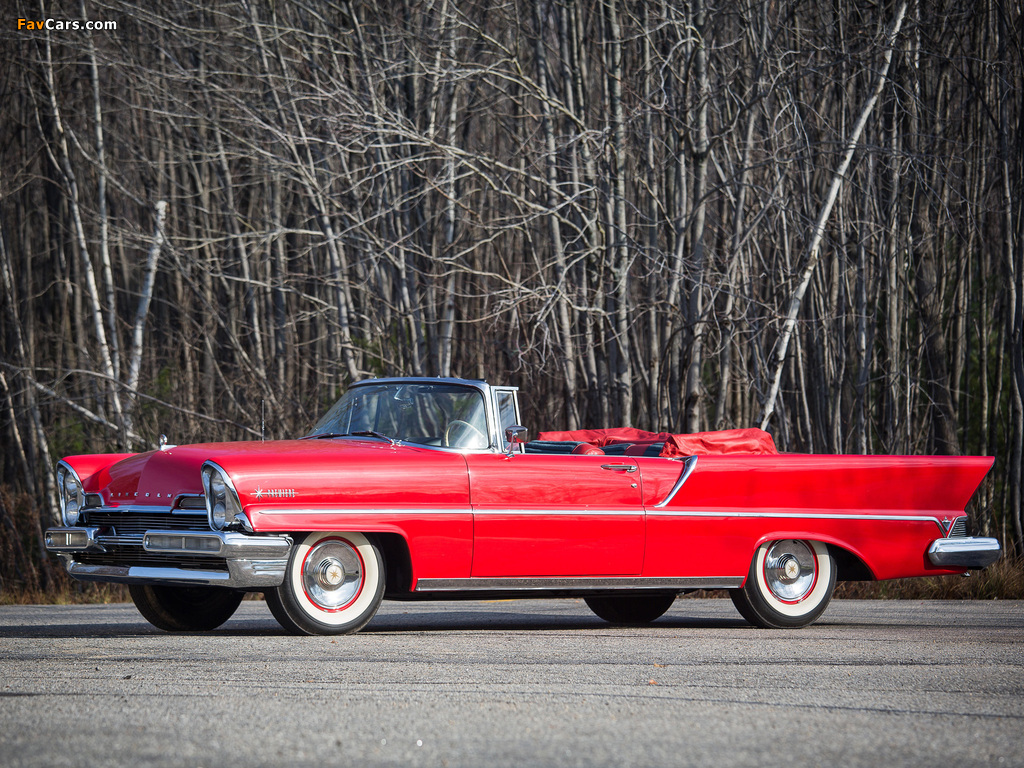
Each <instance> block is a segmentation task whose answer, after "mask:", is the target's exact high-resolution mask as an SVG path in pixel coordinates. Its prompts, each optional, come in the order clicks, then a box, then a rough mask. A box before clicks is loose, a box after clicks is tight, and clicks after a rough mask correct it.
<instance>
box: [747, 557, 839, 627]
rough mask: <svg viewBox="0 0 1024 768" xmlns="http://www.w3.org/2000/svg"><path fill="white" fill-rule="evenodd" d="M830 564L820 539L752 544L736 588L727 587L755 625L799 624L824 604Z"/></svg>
mask: <svg viewBox="0 0 1024 768" xmlns="http://www.w3.org/2000/svg"><path fill="white" fill-rule="evenodd" d="M835 585H836V564H835V560H834V559H833V558H832V555H830V554H829V551H828V547H827V546H825V545H824V544H822V543H821V542H820V541H799V540H796V539H783V540H782V541H768V542H765V543H764V544H762V545H761V546H760V547H758V548H757V552H755V553H754V559H753V561H752V562H751V564H750V572H749V573H748V574H747V580H746V582H745V583H744V585H743V587H742V588H741V589H732V590H730V591H729V595H730V597H732V601H733V603H734V604H735V605H736V608H737V609H738V610H739V612H740V613H741V614H742V615H743V618H745V619H746V620H747V621H749V622H750V623H751V624H753V625H754V626H757V627H765V628H773V629H784V628H796V627H805V626H807V625H808V624H810V623H811V622H813V621H814V620H815V619H817V618H818V617H819V616H820V615H821V614H822V613H823V612H824V610H825V608H826V607H828V602H829V600H831V599H832V590H833V589H834V588H835Z"/></svg>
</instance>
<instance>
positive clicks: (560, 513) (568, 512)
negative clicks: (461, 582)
mask: <svg viewBox="0 0 1024 768" xmlns="http://www.w3.org/2000/svg"><path fill="white" fill-rule="evenodd" d="M250 509H253V508H252V507H250ZM256 511H258V512H259V513H260V514H261V515H469V516H471V515H476V516H478V517H479V516H481V515H530V516H535V515H543V516H545V517H595V516H607V515H613V516H616V515H617V516H620V517H624V516H632V517H643V515H644V510H643V507H640V506H637V507H635V508H631V509H586V508H582V509H509V508H503V509H258V508H257V510H256Z"/></svg>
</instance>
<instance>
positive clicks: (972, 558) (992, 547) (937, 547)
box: [928, 536, 1002, 568]
mask: <svg viewBox="0 0 1024 768" xmlns="http://www.w3.org/2000/svg"><path fill="white" fill-rule="evenodd" d="M1001 554H1002V552H1001V551H1000V548H999V540H998V539H989V538H983V537H979V536H967V537H961V538H953V539H938V540H936V541H933V542H932V545H931V546H930V547H928V559H929V560H930V561H931V563H932V565H937V566H939V567H940V568H986V567H988V566H990V565H992V563H994V562H995V561H996V560H998V559H999V556H1000V555H1001Z"/></svg>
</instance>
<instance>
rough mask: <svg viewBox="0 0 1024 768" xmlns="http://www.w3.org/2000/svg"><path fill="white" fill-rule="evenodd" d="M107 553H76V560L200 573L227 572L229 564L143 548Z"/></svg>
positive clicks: (86, 563)
mask: <svg viewBox="0 0 1024 768" xmlns="http://www.w3.org/2000/svg"><path fill="white" fill-rule="evenodd" d="M106 549H107V551H106V552H81V553H75V560H76V561H77V562H79V563H82V564H84V565H116V566H121V567H134V566H143V567H149V568H160V567H168V568H192V569H194V570H199V571H227V569H228V567H227V562H226V561H225V560H223V559H222V558H219V557H192V556H190V555H180V554H164V553H160V552H147V551H146V550H144V549H143V548H142V547H116V546H109V545H108V546H107V547H106Z"/></svg>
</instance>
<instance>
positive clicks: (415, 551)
mask: <svg viewBox="0 0 1024 768" xmlns="http://www.w3.org/2000/svg"><path fill="white" fill-rule="evenodd" d="M519 424H520V415H519V402H518V392H517V389H516V388H515V387H498V386H490V385H488V384H486V383H484V382H481V381H467V380H462V379H427V378H403V379H373V380H369V381H363V382H360V383H358V384H356V385H354V386H353V387H351V388H350V389H349V390H348V392H347V393H346V394H345V395H344V396H343V397H342V398H341V399H340V400H339V401H338V402H337V403H336V404H335V405H334V406H333V407H332V408H331V409H330V410H329V411H328V412H327V414H326V415H325V416H324V417H323V418H322V419H321V420H320V421H319V423H317V425H316V426H315V427H314V428H313V429H312V431H311V432H310V433H309V434H308V435H306V436H305V437H303V438H301V439H298V440H281V441H268V442H241V443H211V444H201V445H183V446H168V445H163V446H162V447H161V448H160V450H156V451H152V452H149V453H141V454H114V455H109V454H108V455H85V456H71V457H68V458H65V459H64V460H62V461H61V462H60V463H59V465H58V476H59V482H60V492H61V517H62V520H63V526H61V527H56V528H51V529H49V530H48V531H47V532H46V544H47V547H48V548H49V549H50V550H51V551H53V552H56V553H58V554H59V556H60V557H61V558H62V559H63V561H64V563H65V565H66V567H67V570H68V572H69V573H70V574H71V575H72V576H73V577H75V578H77V579H81V580H84V581H107V582H119V583H124V584H128V585H129V590H130V593H131V596H132V599H133V600H134V602H135V604H136V606H137V607H138V609H139V611H140V612H141V613H142V615H143V616H144V617H145V618H146V619H148V620H149V621H150V622H151V623H152V624H154V625H155V626H157V627H160V628H161V629H165V630H172V631H194V630H204V629H213V628H214V627H217V626H219V625H220V624H222V623H223V622H224V621H226V620H227V619H228V618H229V617H230V616H231V615H232V613H233V612H234V611H235V609H236V608H237V607H238V604H239V602H240V601H241V599H242V596H243V594H244V593H245V592H263V593H264V594H265V595H266V600H267V603H268V605H269V606H270V609H271V611H272V612H273V614H274V616H275V617H276V618H277V620H278V621H279V622H280V623H281V624H282V626H284V628H285V629H287V630H288V631H291V632H294V633H309V634H341V633H347V632H355V631H357V630H359V629H360V628H362V627H363V626H364V625H365V624H366V623H367V622H368V621H369V620H370V619H371V618H372V617H373V615H374V613H375V612H376V610H377V607H378V606H379V605H380V602H381V600H382V599H384V598H389V599H395V600H421V599H422V600H448V599H465V598H484V597H539V596H582V597H583V598H584V599H585V601H586V603H587V605H588V606H590V608H591V609H592V610H593V611H594V613H596V614H597V615H598V616H600V617H601V618H603V619H606V620H608V621H611V622H622V623H644V622H650V621H653V620H654V619H656V618H658V617H659V616H661V615H662V614H663V613H664V612H665V611H666V610H668V608H669V606H671V604H672V601H673V600H674V599H675V597H676V596H677V595H678V594H680V593H682V592H685V591H687V590H694V589H728V590H729V592H730V594H731V595H732V599H733V601H734V602H735V604H736V607H737V608H738V609H739V611H740V613H741V614H742V615H743V616H744V617H745V618H746V619H747V620H748V621H750V622H751V623H752V624H755V625H757V626H760V627H801V626H804V625H806V624H809V623H811V622H812V621H814V620H815V619H816V618H817V617H818V616H820V615H821V613H822V611H824V610H825V607H826V606H827V605H828V602H829V599H830V598H831V596H832V591H833V588H834V586H835V583H836V581H837V580H849V579H857V580H860V579H891V578H896V577H905V576H931V575H938V574H954V573H963V572H964V571H966V570H968V569H974V568H984V567H985V566H986V565H989V564H990V563H992V562H994V561H995V560H996V559H998V557H999V543H998V541H996V540H995V539H990V538H976V537H970V536H968V535H967V517H966V514H965V512H964V507H965V505H966V504H967V502H968V501H969V499H970V497H971V495H972V494H973V493H974V491H975V490H976V488H977V487H978V484H979V483H980V482H981V480H982V478H983V477H984V476H985V473H986V472H987V471H988V470H989V468H990V467H991V465H992V459H990V458H981V457H956V458H945V457H879V456H809V455H796V454H779V453H777V452H776V451H775V447H774V444H773V443H772V440H771V437H770V436H769V435H767V434H766V433H764V432H761V431H759V430H732V431H727V432H717V433H714V432H713V433H702V434H699V435H669V434H661V435H654V434H651V433H642V432H639V431H638V430H627V429H623V430H586V431H581V432H569V433H541V434H540V435H538V436H537V437H538V439H537V440H534V441H531V442H525V432H526V430H525V428H524V427H521V426H519Z"/></svg>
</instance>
